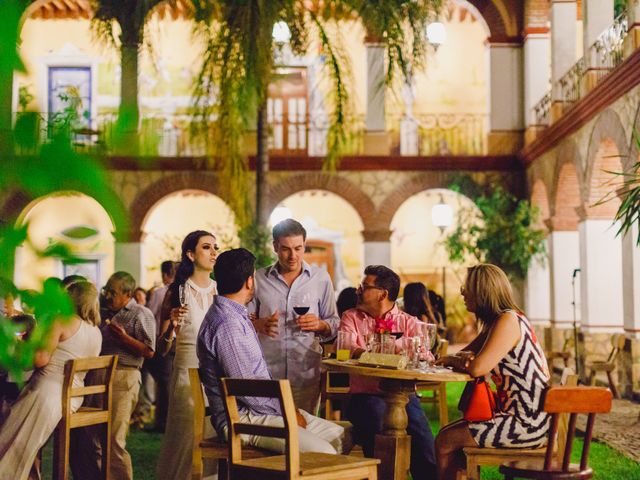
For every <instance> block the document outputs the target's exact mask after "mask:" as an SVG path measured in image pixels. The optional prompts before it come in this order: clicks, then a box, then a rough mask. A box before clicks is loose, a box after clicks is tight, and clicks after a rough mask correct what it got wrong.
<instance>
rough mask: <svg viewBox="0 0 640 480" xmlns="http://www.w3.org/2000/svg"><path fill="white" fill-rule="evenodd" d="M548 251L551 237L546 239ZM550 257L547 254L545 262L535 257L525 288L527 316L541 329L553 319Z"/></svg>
mask: <svg viewBox="0 0 640 480" xmlns="http://www.w3.org/2000/svg"><path fill="white" fill-rule="evenodd" d="M545 243H546V248H547V252H548V251H549V239H547V240H546V242H545ZM549 261H550V257H549V256H548V255H547V256H546V257H545V258H544V259H543V262H541V261H540V259H535V260H534V261H533V262H532V263H531V265H530V266H529V271H528V272H527V281H526V290H525V298H524V300H525V309H524V311H525V312H526V314H527V318H529V320H531V323H532V324H534V325H535V326H536V327H539V330H540V331H542V329H543V328H544V327H547V326H549V322H550V319H551V273H550V269H549V266H550V265H549Z"/></svg>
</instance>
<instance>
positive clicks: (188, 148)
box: [14, 112, 487, 157]
mask: <svg viewBox="0 0 640 480" xmlns="http://www.w3.org/2000/svg"><path fill="white" fill-rule="evenodd" d="M400 120H401V118H400V117H395V118H388V131H389V133H390V134H391V140H392V153H399V152H400V150H401V148H400V143H401V141H404V142H415V149H414V153H411V154H412V155H482V154H484V153H485V152H486V142H487V116H486V115H479V114H418V115H416V116H415V117H412V119H411V121H412V122H414V128H413V130H412V131H414V132H415V135H414V137H413V138H409V137H406V136H405V137H404V138H403V139H401V138H400V136H399V135H398V133H399V132H400ZM14 121H15V127H16V132H17V133H16V134H15V136H16V142H15V149H16V152H17V153H18V154H19V155H32V154H35V153H36V152H37V151H38V149H39V148H40V146H41V145H42V144H43V143H45V142H48V141H50V140H51V139H52V138H53V137H54V136H56V135H64V136H65V137H67V138H68V139H69V141H70V142H71V145H72V146H73V148H75V149H76V150H77V151H81V152H83V153H88V154H96V155H111V156H114V155H115V156H118V155H122V156H131V155H133V156H145V157H206V156H209V155H211V154H213V151H214V149H213V146H214V145H213V138H214V136H213V134H212V128H215V127H214V126H213V125H212V124H209V125H207V124H205V123H204V122H202V121H201V120H199V119H197V118H196V117H193V116H190V115H165V114H143V115H142V118H141V120H140V124H139V128H138V130H137V133H136V134H135V135H136V141H135V142H133V141H131V137H130V136H127V135H126V133H125V134H122V133H119V131H118V127H117V114H115V113H105V114H100V115H97V116H95V117H93V118H82V119H80V118H79V119H69V118H65V117H64V116H59V115H53V116H52V115H49V114H46V113H36V112H25V113H17V114H16V115H15V120H14ZM346 125H347V128H346V129H347V131H346V145H345V148H344V150H343V153H344V154H345V155H360V154H363V153H364V152H365V151H366V150H365V141H366V138H365V133H366V127H365V120H364V116H362V115H355V116H351V117H349V119H348V121H347V122H346ZM328 132H329V121H328V119H327V118H326V117H325V118H320V117H314V118H310V119H309V120H308V121H307V138H308V151H307V154H308V155H310V156H323V155H326V153H327V137H328ZM272 133H273V132H271V131H270V132H269V135H272ZM274 152H275V153H276V154H278V155H285V156H286V155H289V154H291V155H300V151H299V149H297V150H296V151H295V152H291V153H289V152H288V151H287V150H286V149H284V150H279V151H274Z"/></svg>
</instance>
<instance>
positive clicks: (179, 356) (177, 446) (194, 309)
mask: <svg viewBox="0 0 640 480" xmlns="http://www.w3.org/2000/svg"><path fill="white" fill-rule="evenodd" d="M217 252H218V245H217V244H216V237H215V236H213V235H212V234H211V233H209V232H205V231H203V230H197V231H195V232H191V233H190V234H188V235H187V236H186V237H185V239H184V241H183V242H182V259H181V262H180V265H179V266H178V269H177V271H176V277H175V281H174V282H173V283H172V284H171V285H170V286H169V289H168V290H167V294H166V295H165V298H164V302H163V304H162V313H161V315H162V319H163V322H162V327H161V334H160V338H159V341H158V351H159V352H160V353H161V354H162V355H166V353H167V352H168V351H169V350H170V348H171V344H172V342H173V341H175V342H176V356H175V359H174V361H173V370H172V372H171V382H170V384H169V412H168V414H167V427H166V430H165V434H164V437H163V439H162V446H161V448H160V458H159V459H158V465H157V468H156V472H157V476H158V478H171V479H172V480H187V479H189V478H191V463H192V462H191V460H192V441H193V400H192V398H191V389H190V385H189V368H198V357H197V355H196V340H197V337H198V330H200V325H201V324H202V320H203V319H204V316H205V314H206V313H207V310H209V307H210V306H211V303H212V302H213V297H214V295H215V294H216V286H215V282H214V281H213V280H211V272H212V271H213V265H214V264H215V262H216V256H217ZM182 291H184V292H185V294H183V295H181V292H182ZM181 297H182V298H181ZM174 338H175V340H174ZM205 428H210V429H211V431H210V432H209V434H210V436H212V435H213V428H212V427H211V425H209V423H208V422H205ZM214 471H215V466H209V465H208V464H205V472H204V473H205V475H207V474H212V473H214Z"/></svg>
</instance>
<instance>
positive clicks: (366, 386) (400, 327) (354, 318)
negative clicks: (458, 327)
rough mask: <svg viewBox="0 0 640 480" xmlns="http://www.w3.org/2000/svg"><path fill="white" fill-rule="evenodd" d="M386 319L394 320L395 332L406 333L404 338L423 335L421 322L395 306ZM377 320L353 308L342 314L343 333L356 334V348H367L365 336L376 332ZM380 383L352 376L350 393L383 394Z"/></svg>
mask: <svg viewBox="0 0 640 480" xmlns="http://www.w3.org/2000/svg"><path fill="white" fill-rule="evenodd" d="M383 318H384V319H385V320H386V319H389V318H391V319H393V323H394V326H395V328H394V329H393V331H394V332H404V336H403V338H404V337H406V336H409V337H413V336H417V335H421V334H422V332H421V331H420V324H421V323H422V322H420V320H418V319H417V318H416V317H414V316H413V315H409V314H408V313H406V312H403V311H402V310H400V309H399V308H398V306H397V305H394V306H393V308H392V309H391V310H389V311H388V312H387V313H386V314H385V315H384V317H383ZM375 324H376V319H375V318H373V317H372V316H370V315H369V314H368V313H365V312H363V311H362V310H358V309H357V308H352V309H351V310H347V311H346V312H344V313H343V314H342V319H341V320H340V329H339V330H340V331H341V332H352V333H355V337H356V341H355V346H354V348H363V349H364V348H366V340H365V336H366V335H367V334H368V333H372V332H374V330H375ZM403 338H400V339H398V340H396V350H398V349H399V348H400V347H401V346H402V342H403ZM379 383H380V381H379V380H378V379H376V378H372V377H364V376H362V375H351V378H350V391H351V393H373V394H379V393H382V392H381V390H380V387H379Z"/></svg>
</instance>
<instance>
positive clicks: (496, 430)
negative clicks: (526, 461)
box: [469, 312, 549, 448]
mask: <svg viewBox="0 0 640 480" xmlns="http://www.w3.org/2000/svg"><path fill="white" fill-rule="evenodd" d="M513 313H515V314H516V316H517V318H518V323H519V325H520V341H519V342H518V344H517V345H516V346H515V347H514V348H513V349H512V350H511V351H510V352H509V353H508V354H507V355H506V356H505V357H504V358H503V359H502V360H500V363H498V365H497V366H496V367H495V368H494V369H493V370H492V371H491V373H492V375H491V379H492V380H493V382H494V383H495V385H496V387H497V389H498V396H499V398H500V400H501V402H502V410H503V411H502V412H501V413H498V414H496V416H495V417H494V418H493V419H492V420H488V421H486V422H470V423H469V430H470V431H471V435H473V438H474V439H475V441H476V442H478V445H479V446H481V447H495V448H535V447H541V446H543V445H545V444H546V442H547V433H548V430H549V415H548V414H546V413H545V412H543V411H542V403H541V396H542V392H543V391H544V390H545V388H546V387H547V386H548V384H549V368H548V366H547V360H546V358H545V356H544V352H543V350H542V347H541V345H540V343H539V342H538V339H537V337H536V335H535V333H534V331H533V329H532V328H531V325H530V323H529V320H527V318H526V317H525V316H524V315H522V314H521V313H516V312H513Z"/></svg>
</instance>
